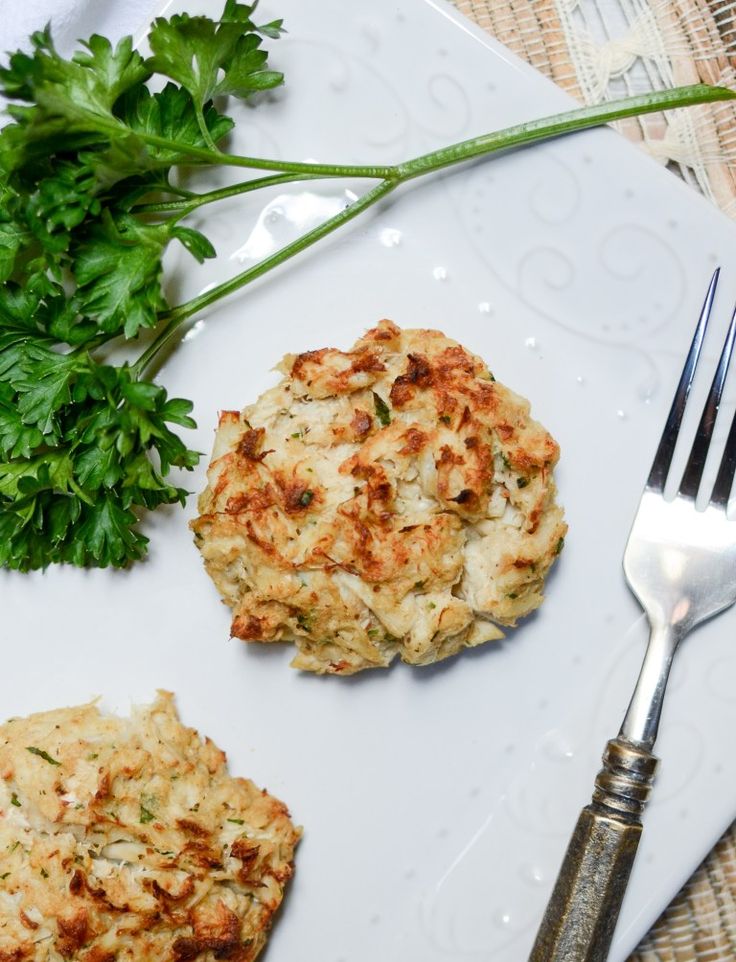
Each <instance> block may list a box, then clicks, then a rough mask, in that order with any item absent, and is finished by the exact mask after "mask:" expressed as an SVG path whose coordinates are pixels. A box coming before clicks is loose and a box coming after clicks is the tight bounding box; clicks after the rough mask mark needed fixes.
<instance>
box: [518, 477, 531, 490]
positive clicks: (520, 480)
mask: <svg viewBox="0 0 736 962" xmlns="http://www.w3.org/2000/svg"><path fill="white" fill-rule="evenodd" d="M528 484H529V478H517V479H516V486H517V488H525V487H526V486H527V485H528Z"/></svg>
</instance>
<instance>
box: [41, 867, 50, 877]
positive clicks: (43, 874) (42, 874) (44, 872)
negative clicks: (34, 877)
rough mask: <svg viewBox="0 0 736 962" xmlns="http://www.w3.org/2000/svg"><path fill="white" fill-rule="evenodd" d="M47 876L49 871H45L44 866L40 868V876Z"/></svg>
mask: <svg viewBox="0 0 736 962" xmlns="http://www.w3.org/2000/svg"><path fill="white" fill-rule="evenodd" d="M48 877H49V873H48V872H47V871H46V869H45V868H42V869H41V878H48Z"/></svg>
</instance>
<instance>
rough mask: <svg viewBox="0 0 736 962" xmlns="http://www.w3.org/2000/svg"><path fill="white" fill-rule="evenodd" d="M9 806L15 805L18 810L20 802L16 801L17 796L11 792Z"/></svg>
mask: <svg viewBox="0 0 736 962" xmlns="http://www.w3.org/2000/svg"><path fill="white" fill-rule="evenodd" d="M10 804H11V805H15V807H16V808H20V802H19V801H18V796H17V795H16V794H15V792H13V794H12V795H11V796H10Z"/></svg>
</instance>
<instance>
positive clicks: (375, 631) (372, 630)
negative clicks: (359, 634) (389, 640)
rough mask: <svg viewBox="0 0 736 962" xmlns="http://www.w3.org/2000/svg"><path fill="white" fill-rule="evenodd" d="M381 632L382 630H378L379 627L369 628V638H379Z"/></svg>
mask: <svg viewBox="0 0 736 962" xmlns="http://www.w3.org/2000/svg"><path fill="white" fill-rule="evenodd" d="M380 634H381V632H380V631H379V630H378V628H369V629H368V631H367V635H368V637H369V638H378V637H380Z"/></svg>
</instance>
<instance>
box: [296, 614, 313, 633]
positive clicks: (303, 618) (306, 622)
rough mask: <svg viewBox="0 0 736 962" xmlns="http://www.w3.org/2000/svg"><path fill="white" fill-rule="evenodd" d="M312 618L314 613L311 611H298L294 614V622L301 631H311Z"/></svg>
mask: <svg viewBox="0 0 736 962" xmlns="http://www.w3.org/2000/svg"><path fill="white" fill-rule="evenodd" d="M313 620H314V615H313V614H312V612H311V611H300V612H299V613H298V614H297V616H296V623H297V625H298V626H299V627H300V628H301V629H302V631H311V630H312V621H313Z"/></svg>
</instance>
